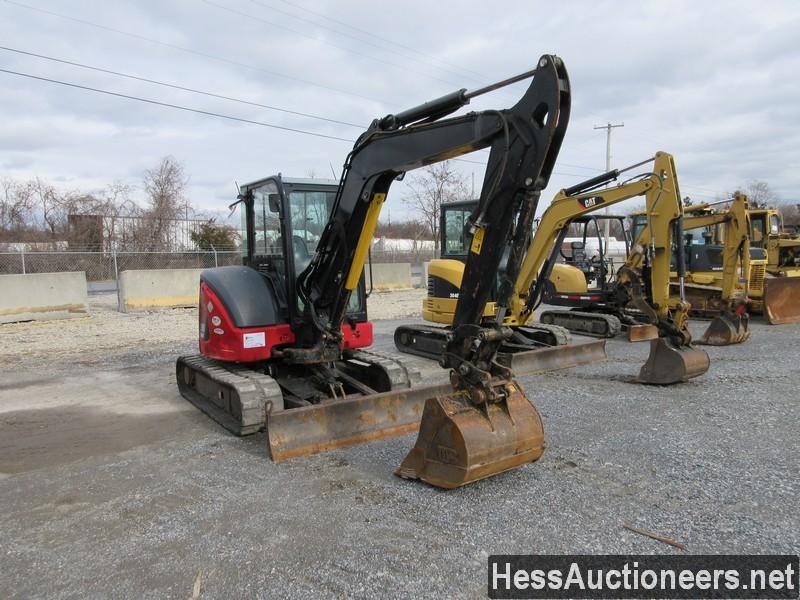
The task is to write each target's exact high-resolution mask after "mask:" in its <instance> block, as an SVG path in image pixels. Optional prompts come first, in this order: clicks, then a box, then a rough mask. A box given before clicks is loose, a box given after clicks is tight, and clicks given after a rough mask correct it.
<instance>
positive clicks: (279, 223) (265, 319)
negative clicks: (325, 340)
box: [176, 175, 415, 435]
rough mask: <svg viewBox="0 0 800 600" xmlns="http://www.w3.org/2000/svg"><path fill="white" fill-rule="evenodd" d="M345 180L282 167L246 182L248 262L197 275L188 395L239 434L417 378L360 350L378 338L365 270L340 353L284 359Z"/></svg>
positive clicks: (186, 363) (298, 332)
mask: <svg viewBox="0 0 800 600" xmlns="http://www.w3.org/2000/svg"><path fill="white" fill-rule="evenodd" d="M337 189H338V183H337V182H335V181H330V180H321V179H299V178H288V177H281V176H280V175H275V176H271V177H267V178H264V179H260V180H258V181H254V182H252V183H248V184H245V185H243V186H241V187H240V193H239V196H238V199H237V201H236V202H235V203H234V204H233V205H231V206H234V205H237V204H238V205H241V214H242V229H243V231H244V234H245V235H244V239H243V244H242V251H243V256H242V266H227V267H217V268H213V269H206V270H204V271H203V272H202V273H201V276H200V305H199V347H200V355H199V356H185V357H181V358H179V359H178V361H177V364H176V377H177V382H178V388H179V390H180V392H181V394H182V395H183V396H184V397H185V398H186V399H188V400H189V401H191V402H192V403H193V404H195V405H196V406H197V407H198V408H200V409H201V410H203V411H204V412H206V413H207V414H208V415H209V416H211V417H212V418H213V419H214V420H216V421H217V422H218V423H220V424H221V425H222V426H224V427H225V428H227V429H229V430H230V431H232V432H233V433H236V434H237V435H248V434H251V433H255V432H256V431H258V430H260V429H262V428H263V427H264V425H265V418H266V412H267V411H272V412H274V413H278V412H280V411H283V410H285V409H289V408H292V409H294V408H300V407H304V406H313V405H316V404H319V403H320V402H326V401H328V400H329V399H330V398H331V397H333V398H337V397H340V398H346V397H352V396H357V395H363V394H370V393H375V392H388V391H390V390H392V389H396V388H398V387H401V388H404V387H408V386H410V385H411V382H412V379H413V378H414V377H415V374H414V373H413V372H409V370H407V369H403V368H401V366H400V365H398V364H393V363H392V361H390V360H386V359H384V358H381V357H378V356H377V355H367V354H361V353H359V351H358V350H359V349H360V348H365V347H367V346H369V345H371V344H372V324H371V323H370V322H369V321H368V320H367V310H366V298H365V296H366V294H365V286H364V278H363V277H361V279H360V280H359V281H358V285H357V286H356V287H355V289H354V290H353V293H352V294H351V295H350V298H349V302H348V305H347V309H346V321H345V323H344V324H343V326H342V328H341V335H342V343H341V344H342V348H343V350H345V351H346V352H347V354H346V355H344V356H343V359H342V360H340V361H335V362H334V361H332V362H331V364H330V365H325V366H323V367H319V368H316V367H315V368H312V369H302V368H297V367H291V366H287V365H285V364H282V363H281V361H280V360H278V358H279V357H280V355H281V353H282V352H283V350H284V348H287V347H290V346H292V345H293V344H296V343H297V340H298V337H300V336H302V328H301V326H302V324H303V323H304V322H305V318H306V317H305V314H306V307H305V306H304V303H303V301H302V300H301V299H300V298H299V295H298V293H297V285H298V280H299V276H300V274H301V273H303V272H304V271H305V270H306V269H307V268H308V265H309V263H310V260H311V257H312V256H313V255H314V253H315V251H316V248H317V244H318V242H319V240H320V237H321V235H322V232H323V231H324V229H325V227H326V225H327V222H328V216H329V214H330V212H331V209H332V207H333V203H334V201H335V198H336V191H337Z"/></svg>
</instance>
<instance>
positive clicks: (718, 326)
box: [697, 311, 750, 346]
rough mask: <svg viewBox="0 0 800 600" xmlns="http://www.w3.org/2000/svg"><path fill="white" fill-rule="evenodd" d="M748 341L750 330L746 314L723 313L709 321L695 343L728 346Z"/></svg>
mask: <svg viewBox="0 0 800 600" xmlns="http://www.w3.org/2000/svg"><path fill="white" fill-rule="evenodd" d="M748 339H750V328H749V318H748V316H747V313H736V312H729V311H725V312H722V313H720V314H718V315H717V316H716V317H714V318H713V319H712V320H711V323H709V324H708V328H707V329H706V330H705V332H704V333H703V335H702V337H701V338H700V340H699V341H698V342H697V343H698V344H704V345H706V346H730V345H732V344H741V343H742V342H745V341H747V340H748Z"/></svg>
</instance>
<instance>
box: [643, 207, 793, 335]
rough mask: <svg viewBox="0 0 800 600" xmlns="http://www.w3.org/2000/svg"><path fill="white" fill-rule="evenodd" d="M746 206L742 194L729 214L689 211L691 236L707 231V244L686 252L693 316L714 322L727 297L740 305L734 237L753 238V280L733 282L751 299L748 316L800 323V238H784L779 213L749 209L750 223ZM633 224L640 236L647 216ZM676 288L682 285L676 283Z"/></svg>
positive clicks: (740, 309) (750, 240) (690, 246)
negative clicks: (732, 273) (733, 274)
mask: <svg viewBox="0 0 800 600" xmlns="http://www.w3.org/2000/svg"><path fill="white" fill-rule="evenodd" d="M725 202H731V201H725ZM742 202H745V203H746V197H745V196H744V195H743V194H741V193H738V192H737V193H736V194H734V199H733V201H732V204H731V207H730V209H729V210H728V211H723V212H718V211H716V209H714V208H713V206H714V205H713V204H698V205H693V206H690V207H688V208H687V209H686V211H685V216H684V229H685V230H687V231H688V230H691V229H696V228H700V227H704V228H705V231H703V233H702V242H703V243H699V244H698V243H696V242H698V241H701V240H695V239H692V240H691V241H690V243H689V244H688V245H687V247H686V253H687V282H688V283H689V284H690V285H689V287H688V288H687V293H688V295H689V300H690V302H691V304H692V309H691V312H690V314H691V315H692V316H701V317H709V316H710V317H714V316H716V314H717V313H718V312H719V311H720V310H721V309H723V307H722V305H721V302H722V301H723V295H725V296H726V297H727V298H726V300H727V301H728V302H730V301H735V298H734V297H733V293H732V292H730V290H729V289H728V286H729V284H730V281H728V282H726V281H725V277H724V275H725V274H726V273H728V271H729V268H730V265H732V264H733V263H732V262H731V261H732V260H734V257H732V256H731V254H730V252H731V249H730V248H729V247H728V236H729V235H733V236H734V237H735V238H736V239H737V240H743V239H744V238H745V237H747V239H748V241H747V243H748V245H749V248H750V253H749V255H750V260H749V263H750V264H749V275H745V274H743V276H742V277H739V278H734V280H733V284H734V286H735V288H736V290H737V291H738V292H739V294H738V295H742V294H743V295H744V296H746V297H747V299H748V302H747V311H748V312H752V313H763V314H764V316H765V317H766V318H767V320H768V322H769V323H771V324H774V325H777V324H782V323H797V322H800V238H796V237H794V236H793V235H791V234H787V233H783V232H782V220H781V215H780V213H779V212H778V211H776V210H774V209H752V208H746V209H745V212H746V215H745V216H746V223H745V217H743V216H742V212H741V211H742V208H741V203H742ZM734 213H738V216H733V215H734ZM631 218H632V220H633V229H634V231H635V230H636V228H637V227H640V226H641V223H643V220H644V214H643V213H634V214H633V215H631ZM745 225H746V226H747V227H748V228H749V229H748V231H746V232H745V231H743V230H742V227H744V226H745ZM737 268H738V267H737ZM673 285H677V281H676V280H675V277H673ZM744 308H745V307H744V306H742V304H741V303H739V304H738V306H737V308H736V311H737V312H738V313H741V312H743V311H744ZM741 318H744V317H741ZM715 321H716V319H715ZM712 325H720V323H719V321H716V323H712ZM724 329H725V328H724V327H723V329H719V330H718V333H722V332H723V331H724ZM739 329H740V331H741V327H740V328H739ZM714 337H715V338H716V339H717V340H718V343H722V340H723V339H726V338H727V339H730V340H731V341H730V342H729V343H736V339H737V335H736V334H735V333H734V332H733V331H732V330H731V334H730V335H729V336H723V337H719V335H717V336H714Z"/></svg>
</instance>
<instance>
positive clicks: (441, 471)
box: [395, 381, 544, 489]
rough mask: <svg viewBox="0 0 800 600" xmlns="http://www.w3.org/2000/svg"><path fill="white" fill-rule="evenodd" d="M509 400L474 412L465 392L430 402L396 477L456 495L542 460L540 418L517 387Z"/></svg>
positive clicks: (508, 392) (509, 388)
mask: <svg viewBox="0 0 800 600" xmlns="http://www.w3.org/2000/svg"><path fill="white" fill-rule="evenodd" d="M505 388H506V397H505V398H504V399H502V400H501V401H499V402H492V403H488V404H486V405H485V410H480V409H478V408H476V407H475V405H474V404H472V402H471V401H470V400H469V398H468V396H467V394H466V393H465V392H453V393H451V394H449V395H445V396H436V397H432V398H429V399H428V400H427V401H426V402H425V408H424V410H423V413H422V421H421V423H420V430H419V435H418V437H417V442H416V444H415V445H414V448H413V449H412V450H411V452H409V453H408V456H406V458H405V459H404V460H403V462H402V464H401V465H400V467H399V468H398V469H397V470H396V471H395V475H398V476H400V477H403V478H406V479H421V480H422V481H425V482H427V483H429V484H431V485H434V486H436V487H441V488H446V489H452V488H456V487H459V486H462V485H465V484H467V483H471V482H473V481H477V480H479V479H484V478H486V477H491V476H492V475H497V474H498V473H502V472H503V471H508V470H509V469H513V468H515V467H518V466H520V465H522V464H525V463H528V462H533V461H535V460H537V459H538V458H539V457H540V456H541V455H542V453H543V452H544V429H543V427H542V419H541V417H540V416H539V412H538V411H537V410H536V408H535V407H534V406H533V405H532V404H531V403H530V401H529V400H528V398H527V397H526V396H525V394H524V393H523V392H522V390H521V389H520V387H519V386H518V385H517V384H516V383H515V382H513V381H512V382H507V383H505Z"/></svg>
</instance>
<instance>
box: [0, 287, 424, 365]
mask: <svg viewBox="0 0 800 600" xmlns="http://www.w3.org/2000/svg"><path fill="white" fill-rule="evenodd" d="M425 294H426V291H425V290H424V289H414V290H399V291H395V292H377V291H376V292H373V294H372V296H371V297H370V300H369V315H370V318H371V319H397V318H403V317H413V316H416V315H419V312H420V306H421V305H422V299H423V298H424V297H425ZM196 335H197V309H196V308H176V309H172V310H160V311H150V312H147V311H145V312H139V313H130V314H125V313H121V312H118V311H117V295H116V293H104V294H93V295H91V296H89V316H87V317H81V318H76V319H65V320H61V321H31V322H28V323H12V324H8V325H0V368H15V367H18V366H25V365H29V364H30V363H31V361H35V362H37V363H38V362H42V361H44V362H48V363H50V362H52V361H54V360H56V361H68V360H69V359H74V360H75V362H77V363H78V364H92V365H95V364H99V363H102V362H103V361H104V360H105V359H107V358H112V359H113V358H114V355H115V354H119V353H121V352H122V353H127V352H129V351H130V350H131V349H134V348H135V349H140V350H142V351H148V350H152V349H154V348H165V347H170V346H174V345H175V344H180V343H182V342H186V340H191V339H193V338H195V337H196Z"/></svg>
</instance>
